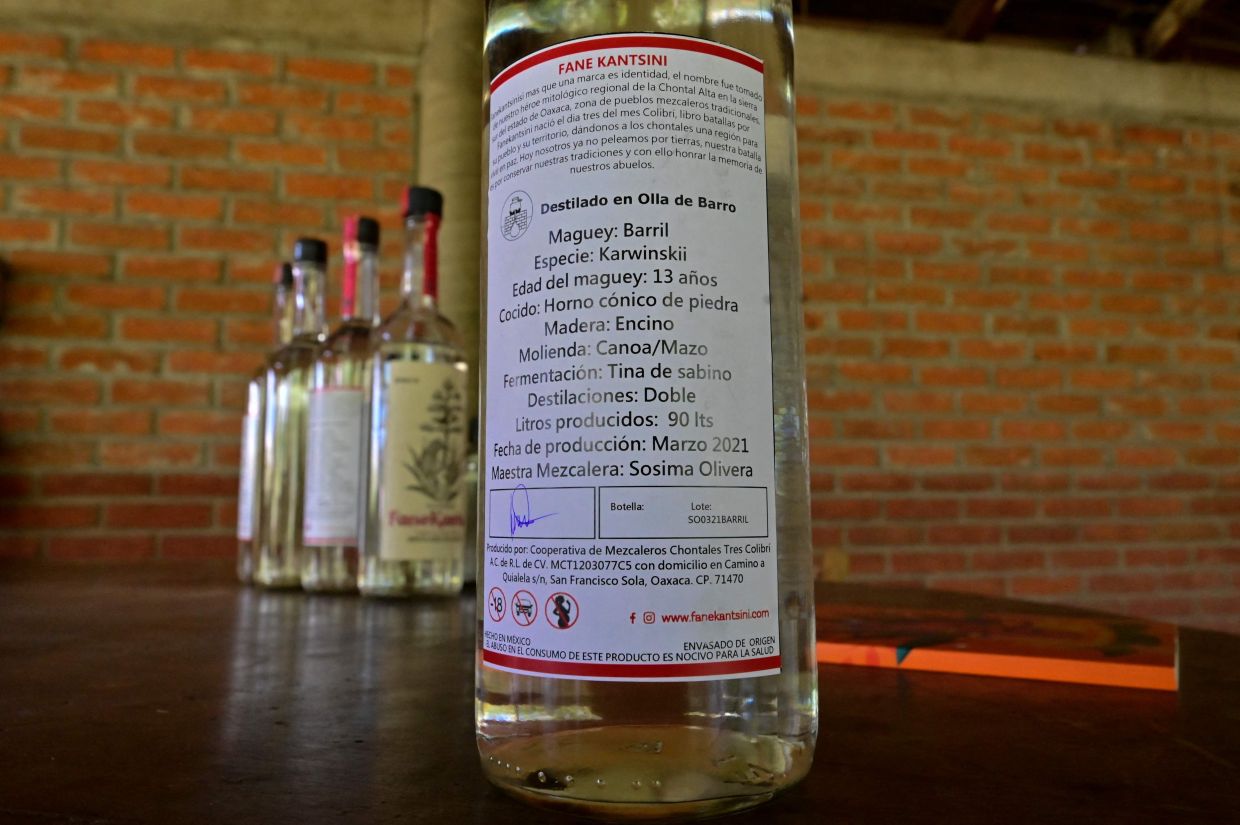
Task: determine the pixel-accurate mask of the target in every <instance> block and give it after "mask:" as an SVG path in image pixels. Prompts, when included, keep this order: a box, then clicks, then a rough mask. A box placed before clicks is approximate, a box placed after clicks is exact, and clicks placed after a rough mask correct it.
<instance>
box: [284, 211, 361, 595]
mask: <svg viewBox="0 0 1240 825" xmlns="http://www.w3.org/2000/svg"><path fill="white" fill-rule="evenodd" d="M343 249H344V275H343V276H342V279H341V296H340V315H341V319H342V320H341V323H340V326H339V327H337V328H336V330H335V331H334V332H333V333H332V334H331V335H329V336H328V337H327V340H326V341H324V342H323V346H322V347H320V348H319V350H318V354H317V356H316V357H315V361H314V367H313V369H312V377H311V382H310V383H311V387H310V402H309V408H308V412H307V425H306V431H307V437H306V443H307V451H306V495H305V497H306V505H305V513H304V525H303V533H304V548H303V552H302V554H301V586H302V587H303V588H304V589H306V590H310V591H321V592H338V593H339V592H348V591H352V590H356V589H357V569H358V564H357V531H358V508H359V504H360V502H361V479H362V468H363V464H364V458H363V452H364V450H365V446H366V426H365V424H366V419H365V406H366V397H367V393H368V392H369V388H370V331H371V329H372V328H373V327H374V324H375V321H376V320H378V318H377V314H378V297H377V295H376V291H377V289H378V279H379V272H378V266H379V264H378V262H379V223H378V221H376V220H374V219H373V218H367V217H359V216H351V217H349V218H347V219H346V220H345V226H344V247H343Z"/></svg>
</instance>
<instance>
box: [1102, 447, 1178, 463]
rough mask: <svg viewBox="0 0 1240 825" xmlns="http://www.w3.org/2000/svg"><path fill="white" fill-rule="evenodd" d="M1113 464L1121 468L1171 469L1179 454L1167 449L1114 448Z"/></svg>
mask: <svg viewBox="0 0 1240 825" xmlns="http://www.w3.org/2000/svg"><path fill="white" fill-rule="evenodd" d="M1115 463H1116V464H1117V465H1118V466H1121V467H1171V466H1174V465H1175V464H1177V463H1179V453H1178V452H1176V451H1175V450H1172V449H1170V448H1168V447H1116V448H1115Z"/></svg>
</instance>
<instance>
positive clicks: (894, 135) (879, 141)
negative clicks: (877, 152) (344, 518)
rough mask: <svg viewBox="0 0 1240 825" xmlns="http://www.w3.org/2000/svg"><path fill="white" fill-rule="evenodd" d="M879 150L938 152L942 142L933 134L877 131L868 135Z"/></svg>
mask: <svg viewBox="0 0 1240 825" xmlns="http://www.w3.org/2000/svg"><path fill="white" fill-rule="evenodd" d="M870 139H871V140H872V141H873V142H874V145H875V146H876V147H878V148H880V149H913V150H918V149H920V150H927V151H931V152H933V151H938V149H939V148H940V147H941V146H942V140H941V139H940V138H939V136H938V135H936V134H934V133H933V132H902V131H896V130H891V131H877V132H873V133H872V134H871V135H870Z"/></svg>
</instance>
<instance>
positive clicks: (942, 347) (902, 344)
mask: <svg viewBox="0 0 1240 825" xmlns="http://www.w3.org/2000/svg"><path fill="white" fill-rule="evenodd" d="M950 354H951V344H950V343H948V342H947V341H940V340H931V339H921V338H887V339H885V340H884V341H883V356H884V357H886V358H945V357H947V356H948V355H950Z"/></svg>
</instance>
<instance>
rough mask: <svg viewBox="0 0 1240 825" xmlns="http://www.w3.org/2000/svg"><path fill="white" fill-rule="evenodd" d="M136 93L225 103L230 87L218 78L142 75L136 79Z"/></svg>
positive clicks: (197, 101)
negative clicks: (197, 78) (200, 78)
mask: <svg viewBox="0 0 1240 825" xmlns="http://www.w3.org/2000/svg"><path fill="white" fill-rule="evenodd" d="M134 95H135V96H136V97H139V98H144V97H153V98H157V99H159V100H168V101H176V102H186V103H223V102H224V100H225V98H226V97H227V96H228V88H227V87H226V86H225V85H224V83H223V82H221V81H218V80H196V79H192V78H187V77H163V76H159V75H142V76H139V77H138V78H137V80H135V81H134Z"/></svg>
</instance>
